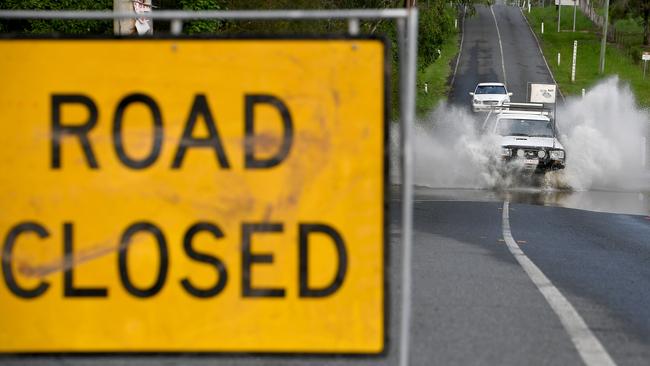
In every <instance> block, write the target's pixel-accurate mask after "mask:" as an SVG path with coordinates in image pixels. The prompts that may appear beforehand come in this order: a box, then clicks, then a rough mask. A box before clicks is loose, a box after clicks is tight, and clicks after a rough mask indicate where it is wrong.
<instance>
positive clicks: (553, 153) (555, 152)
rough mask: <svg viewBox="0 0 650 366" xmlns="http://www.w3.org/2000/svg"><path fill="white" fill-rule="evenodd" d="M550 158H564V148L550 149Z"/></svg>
mask: <svg viewBox="0 0 650 366" xmlns="http://www.w3.org/2000/svg"><path fill="white" fill-rule="evenodd" d="M550 156H551V160H564V150H551V154H550Z"/></svg>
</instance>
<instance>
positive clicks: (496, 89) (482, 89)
mask: <svg viewBox="0 0 650 366" xmlns="http://www.w3.org/2000/svg"><path fill="white" fill-rule="evenodd" d="M505 93H506V88H505V87H503V86H501V85H479V86H477V87H476V91H475V92H474V94H505Z"/></svg>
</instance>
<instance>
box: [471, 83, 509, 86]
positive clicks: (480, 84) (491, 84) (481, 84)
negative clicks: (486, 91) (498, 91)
mask: <svg viewBox="0 0 650 366" xmlns="http://www.w3.org/2000/svg"><path fill="white" fill-rule="evenodd" d="M505 85H506V84H504V83H478V85H477V86H505Z"/></svg>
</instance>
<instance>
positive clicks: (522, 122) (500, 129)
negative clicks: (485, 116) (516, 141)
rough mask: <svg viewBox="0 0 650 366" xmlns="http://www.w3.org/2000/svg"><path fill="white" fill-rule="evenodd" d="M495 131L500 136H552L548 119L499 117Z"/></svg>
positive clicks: (551, 127) (551, 128)
mask: <svg viewBox="0 0 650 366" xmlns="http://www.w3.org/2000/svg"><path fill="white" fill-rule="evenodd" d="M497 133H498V134H499V135H501V136H530V137H553V126H552V125H551V122H550V121H544V120H534V119H511V118H507V119H506V118H504V119H500V120H499V123H498V124H497Z"/></svg>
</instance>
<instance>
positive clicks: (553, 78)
mask: <svg viewBox="0 0 650 366" xmlns="http://www.w3.org/2000/svg"><path fill="white" fill-rule="evenodd" d="M519 11H521V16H522V17H523V18H524V20H525V21H526V24H528V29H530V33H532V35H533V38H535V42H537V49H538V50H539V54H540V55H541V56H542V60H544V64H545V65H546V69H547V70H548V73H549V75H551V79H552V80H553V83H555V85H557V81H556V80H555V76H554V75H553V71H551V68H550V67H549V66H548V62H546V57H544V52H543V51H542V46H541V45H540V43H539V39H537V35H536V34H535V32H534V31H533V27H531V26H530V23H529V22H528V19H527V18H526V15H525V14H524V11H523V10H522V9H521V8H519ZM557 91H558V92H560V96H561V97H562V100H563V101H565V102H566V98H564V94H563V93H562V90H560V86H559V85H558V87H557Z"/></svg>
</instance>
